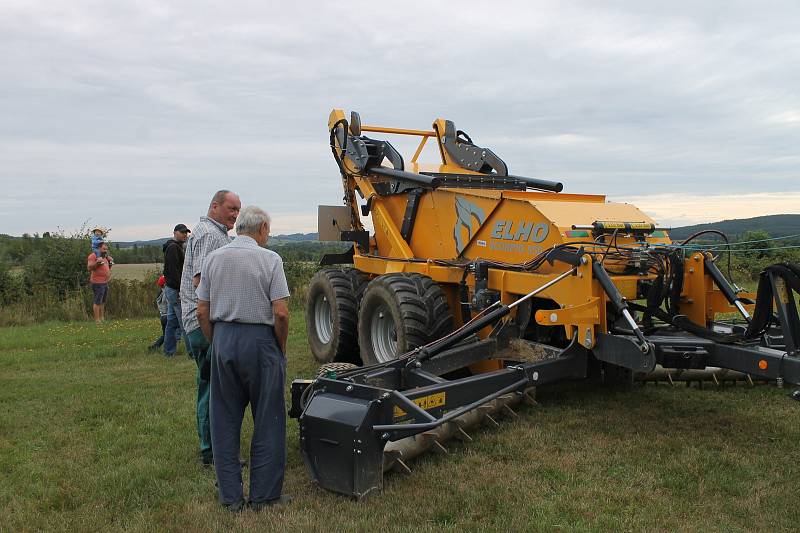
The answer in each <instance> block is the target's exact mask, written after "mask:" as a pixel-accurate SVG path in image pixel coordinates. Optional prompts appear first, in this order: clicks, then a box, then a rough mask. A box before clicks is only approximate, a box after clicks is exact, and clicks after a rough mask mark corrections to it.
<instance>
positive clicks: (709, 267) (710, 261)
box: [703, 254, 751, 323]
mask: <svg viewBox="0 0 800 533" xmlns="http://www.w3.org/2000/svg"><path fill="white" fill-rule="evenodd" d="M703 257H704V260H705V266H706V272H708V275H709V276H711V279H713V280H714V283H715V284H716V285H717V287H719V290H720V291H722V294H724V295H725V299H726V300H728V302H729V303H730V304H731V305H733V306H735V307H736V309H738V310H739V312H740V313H741V314H742V316H743V317H744V319H745V320H747V322H748V323H749V322H750V321H751V318H750V313H748V312H747V309H745V308H744V302H742V299H741V298H739V295H738V294H737V293H736V289H734V288H733V286H732V285H731V284H730V282H728V280H727V279H726V278H725V276H724V275H723V274H722V272H720V270H719V268H718V267H717V264H716V263H715V262H714V258H713V257H711V255H710V254H704V255H703Z"/></svg>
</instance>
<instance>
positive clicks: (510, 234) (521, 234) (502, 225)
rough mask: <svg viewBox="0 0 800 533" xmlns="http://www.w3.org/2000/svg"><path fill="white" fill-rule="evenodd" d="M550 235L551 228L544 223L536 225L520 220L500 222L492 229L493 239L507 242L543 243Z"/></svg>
mask: <svg viewBox="0 0 800 533" xmlns="http://www.w3.org/2000/svg"><path fill="white" fill-rule="evenodd" d="M549 233H550V226H548V225H547V224H545V223H544V222H539V223H534V222H527V221H525V220H520V221H519V222H518V223H516V224H515V223H514V222H512V221H511V220H498V221H497V222H495V223H494V227H493V228H492V238H493V239H502V240H505V241H525V242H542V241H543V240H545V239H546V238H547V235H548V234H549Z"/></svg>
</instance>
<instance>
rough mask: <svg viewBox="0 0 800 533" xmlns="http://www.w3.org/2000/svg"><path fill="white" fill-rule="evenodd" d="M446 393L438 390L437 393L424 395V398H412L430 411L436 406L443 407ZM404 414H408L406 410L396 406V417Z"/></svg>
mask: <svg viewBox="0 0 800 533" xmlns="http://www.w3.org/2000/svg"><path fill="white" fill-rule="evenodd" d="M446 394H447V393H446V392H437V393H435V394H430V395H428V396H423V397H422V398H417V399H416V400H411V401H412V402H414V403H415V404H417V405H418V406H419V407H420V408H422V409H425V410H426V411H429V410H431V409H433V408H435V407H442V406H443V405H444V404H445V399H446V396H445V395H446ZM403 416H406V412H405V411H403V410H402V409H400V408H399V407H395V408H394V417H395V418H400V417H403Z"/></svg>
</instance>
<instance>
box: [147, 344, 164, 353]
mask: <svg viewBox="0 0 800 533" xmlns="http://www.w3.org/2000/svg"><path fill="white" fill-rule="evenodd" d="M159 348H161V345H160V344H156V343H153V344H151V345H150V346H148V347H147V351H148V352H157V351H158V349H159Z"/></svg>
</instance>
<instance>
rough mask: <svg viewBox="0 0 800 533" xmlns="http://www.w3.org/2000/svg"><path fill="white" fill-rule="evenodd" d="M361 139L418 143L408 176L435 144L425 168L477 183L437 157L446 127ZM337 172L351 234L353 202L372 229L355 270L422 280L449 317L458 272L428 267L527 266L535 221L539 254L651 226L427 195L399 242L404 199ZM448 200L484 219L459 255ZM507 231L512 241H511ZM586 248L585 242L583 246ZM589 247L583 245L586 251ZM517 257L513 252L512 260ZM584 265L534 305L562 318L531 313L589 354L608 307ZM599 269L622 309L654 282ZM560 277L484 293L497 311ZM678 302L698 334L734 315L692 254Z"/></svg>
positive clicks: (608, 212)
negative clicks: (629, 227)
mask: <svg viewBox="0 0 800 533" xmlns="http://www.w3.org/2000/svg"><path fill="white" fill-rule="evenodd" d="M343 119H345V114H344V112H343V111H342V110H333V111H332V112H331V115H330V118H329V123H328V125H329V128H333V126H334V125H335V124H336V123H337V122H339V121H341V120H343ZM361 131H362V132H374V133H384V134H389V135H408V136H418V137H421V140H420V143H419V145H418V147H417V149H416V151H415V153H414V156H413V157H412V159H411V162H412V163H413V168H414V169H417V168H421V167H420V166H419V164H418V163H417V159H418V157H419V156H420V154H421V153H422V150H423V148H424V147H425V143H426V142H427V140H428V139H429V138H431V137H434V138H436V140H437V142H438V145H439V152H440V155H441V159H442V161H441V164H440V165H438V166H434V167H432V168H433V171H435V172H441V173H452V174H462V175H463V174H479V173H477V172H474V171H471V170H469V169H466V168H464V167H461V166H459V165H458V164H457V162H456V161H453V160H452V159H451V158H450V157H449V155H448V154H447V153H446V150H444V147H443V143H442V139H441V136H442V135H443V134H444V131H445V121H444V119H437V120H436V121H434V123H433V129H432V130H417V129H402V128H389V127H383V126H375V125H362V126H361ZM337 148H338V149H341V148H340V147H337ZM345 170H346V180H345V181H346V183H345V189H346V191H348V193H349V196H348V198H350V200H349V202H350V207H351V209H352V212H353V214H354V218H355V219H357V221H358V224H356V227H357V228H363V226H361V225H360V224H361V222H360V218H359V215H360V213H359V209H358V205H357V204H356V201H355V194H356V193H359V194H361V195H362V197H363V198H364V199H365V200H366V201H368V202H370V205H371V210H372V213H371V216H372V220H373V226H374V235H373V237H372V238H371V239H370V250H369V253H366V254H364V253H361V252H360V251H358V250H357V251H356V253H355V255H354V257H353V262H354V264H355V267H356V268H357V269H359V270H361V271H362V272H366V273H368V274H371V275H373V276H379V275H383V274H389V273H397V272H416V273H420V274H424V275H426V276H429V277H430V278H431V279H433V280H434V281H436V282H437V283H439V284H440V285H441V286H442V287H443V288H444V289H445V293H446V294H447V295H448V299H449V301H450V304H451V308H452V309H453V310H454V311H456V310H457V309H458V301H459V298H458V293H457V286H458V283H459V282H460V281H461V279H462V276H463V269H462V268H460V267H456V266H447V265H443V264H441V263H438V264H437V263H436V262H434V259H437V258H439V259H462V260H472V259H475V258H479V257H483V258H491V259H492V260H496V261H505V262H509V263H514V262H517V263H519V262H522V261H523V260H527V259H529V258H530V257H531V256H526V255H525V254H526V253H527V251H528V250H531V249H534V250H535V249H536V246H534V245H532V244H531V243H530V242H529V241H528V240H527V234H526V233H525V229H527V228H526V226H525V224H527V223H528V222H527V221H531V222H530V223H531V224H533V223H534V222H536V221H538V223H539V224H541V225H542V232H543V233H545V234H546V235H547V239H544V240H542V242H541V243H537V245H540V247H541V248H542V249H543V250H545V249H547V248H550V247H552V246H554V245H556V244H561V243H563V242H567V241H570V238H569V237H568V235H569V230H570V229H571V227H572V225H573V224H578V225H584V224H591V222H592V221H597V220H603V221H608V222H611V223H613V222H615V221H616V222H629V223H640V224H642V225H643V226H644V225H650V224H654V221H652V219H650V218H649V217H647V216H646V215H645V214H644V213H642V212H641V211H639V210H638V209H636V208H635V207H634V206H631V205H629V204H615V203H609V202H606V200H605V197H604V196H601V195H585V194H563V193H561V194H553V193H541V192H527V191H499V190H475V189H456V188H448V189H447V190H446V191H444V192H442V191H441V190H436V191H432V193H430V194H426V195H425V196H424V197H423V200H422V204H421V206H420V208H419V212H418V220H417V221H416V225H417V226H416V227H418V228H419V227H424V228H425V229H426V231H425V232H423V233H420V232H419V231H420V230H415V232H414V234H413V238H412V239H411V240H410V241H409V242H406V240H405V239H404V238H403V237H402V236H401V231H400V226H401V224H402V220H403V211H404V209H405V205H406V198H405V197H404V196H402V195H390V196H381V195H379V194H378V193H377V192H376V189H375V186H374V183H377V182H381V181H385V179H382V178H379V177H376V176H368V175H361V174H359V173H357V172H355V170H354V169H353V168H351V167H349V166H348V165H347V164H346V162H345ZM456 197H460V198H466V199H468V200H469V202H471V203H472V204H474V205H475V207H476V208H477V209H478V210H479V211H480V212H481V213H482V215H483V216H484V217H485V218H484V220H483V222H482V224H479V225H478V227H477V228H474V231H473V230H472V229H470V230H469V235H468V239H467V240H466V244H465V246H464V249H463V250H461V251H457V250H455V249H454V248H453V246H454V245H453V243H452V242H449V241H448V239H450V240H452V235H453V231H455V232H458V231H461V228H460V226H458V223H459V222H462V221H460V220H458V219H456V215H455V210H454V208H453V202H454V201H455V198H456ZM515 224H516V226H514V225H515ZM515 227H516V234H515V233H514V231H512V230H513V229H514V228H515ZM520 227H522V229H520ZM453 228H455V229H453ZM498 228H499V229H501V230H504V231H505V235H503V238H501V239H499V240H498V239H495V241H497V242H500V243H501V244H502V245H503V246H507V247H508V248H509V249H510V250H511V251H509V250H505V249H501V248H496V249H491V248H490V247H489V246H488V244H487V243H492V239H493V237H496V236H497V235H498ZM545 228H546V229H545ZM464 231H465V232H466V230H464ZM448 232H449V233H448ZM501 233H502V232H501ZM523 234H524V235H523ZM521 236H525V237H526V239H522V242H518V241H520V237H521ZM465 237H467V235H465ZM587 240H589V241H591V238H589V239H587ZM646 240H647V242H648V243H649V244H651V245H659V244H669V243H670V242H671V241H670V240H669V238H668V237H667V236H666V235H665V234H664V235H663V236H660V237H657V236H654V235H650V236H648V237H647V238H646ZM618 241H619V244H633V243H634V242H635V241H634V239H633V237H632V236H626V235H619V236H618ZM606 245H607V244H606V243H598V244H596V247H595V248H594V251H595V252H602V251H604V250H605V248H606ZM481 246H483V247H481ZM591 246H592V245H591V244H589V245H588V247H590V248H591ZM516 247H519V250H521V251H519V252H517V251H516V250H517V248H516ZM415 250H417V251H418V252H419V251H420V250H421V251H423V253H420V254H419V255H420V256H417V255H416V254H415ZM585 257H586V259H587V261H586V263H585V264H583V265H581V266H580V267H578V270H577V273H576V275H574V276H570V277H568V278H566V279H564V280H563V281H561V282H559V283H557V284H556V285H554V286H552V287H549V288H548V289H546V290H545V291H543V292H542V293H541V294H539V295H538V296H540V297H541V298H547V299H551V300H553V301H554V302H556V303H557V304H558V305H559V306H560V308H559V309H554V310H540V311H537V312H536V314H535V320H536V321H537V323H539V324H542V325H550V326H561V327H564V328H565V330H566V331H565V333H566V334H567V338H572V337H573V335H574V334H576V333H577V334H578V338H579V339H580V342H581V343H582V344H583V345H584V346H586V347H587V348H591V347H593V346H594V345H595V342H596V335H597V334H598V333H600V332H603V333H605V332H607V331H608V324H607V323H606V302H607V298H606V296H605V293H604V292H603V290H602V288H601V287H600V285H599V283H598V282H596V281H594V280H593V277H592V268H591V265H592V259H591V256H589V255H586V256H585ZM420 259H422V260H420ZM605 266H606V267H607V269H608V270H609V271H610V273H611V277H612V280H613V281H614V284H615V285H616V286H617V288H618V289H619V290H620V292H621V293H622V295H623V296H624V297H625V298H626V299H628V300H636V299H637V296H638V295H637V286H638V283H639V282H640V281H641V280H646V279H654V278H655V275H647V276H642V275H621V274H614V263H613V261H608V262H606V264H605ZM564 270H565V266H564V265H559V264H558V263H556V264H555V265H554V266H549V265H543V266H542V267H541V268H540V269H539V270H537V271H536V272H521V271H515V270H505V269H501V268H490V269H489V277H488V288H489V289H491V290H495V291H498V292H499V294H500V298H501V301H503V302H504V303H511V302H513V301H514V300H516V299H518V298H519V297H520V296H522V295H525V294H528V293H530V292H532V291H533V290H536V289H538V288H539V287H541V286H542V285H544V284H545V283H547V282H548V281H550V280H552V279H553V278H555V277H556V276H557V275H559V274H560V273H562V272H563V271H564ZM466 283H467V285H468V286H469V287H470V290H474V286H475V280H474V277H473V276H472V275H469V276H468V277H467V279H466ZM681 296H682V297H681V302H680V313H681V314H685V315H686V316H687V317H688V318H689V319H690V320H692V321H693V322H695V323H697V324H700V325H706V324H707V323H708V321H710V320H713V319H714V317H715V316H716V314H718V313H728V312H735V311H736V309H735V308H734V307H732V306H731V305H730V304H729V303H728V302H727V301H726V300H725V298H724V296H723V294H722V293H721V292H720V291H719V290H718V289H716V287H714V285H713V282H712V281H711V278H710V276H708V275H707V274H706V273H705V271H704V261H703V256H702V254H700V253H696V254H693V255H692V256H691V257H689V258H687V259H686V268H685V276H684V290H683V293H682V295H681ZM454 314H455V315H456V316H455V320H456V326H458V325H460V322H461V320H460V317H459V316H458V315H459V313H457V312H456V313H454Z"/></svg>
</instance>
